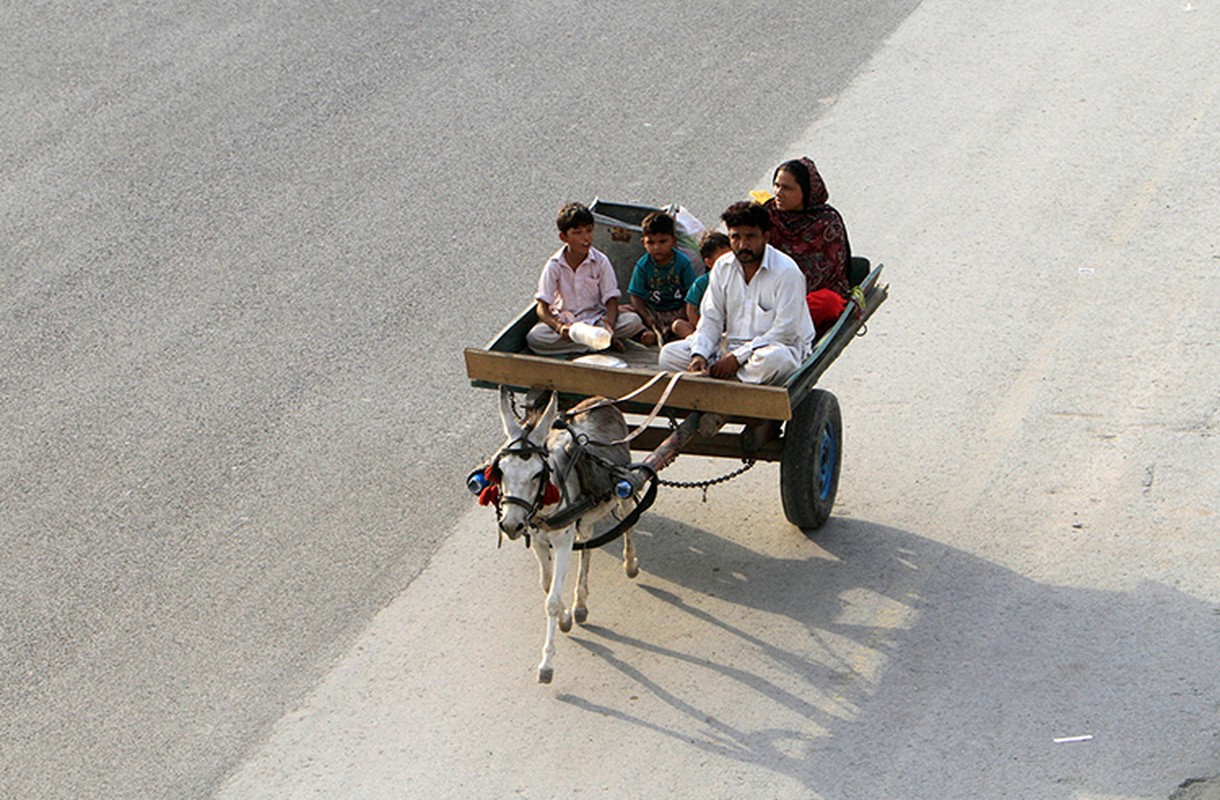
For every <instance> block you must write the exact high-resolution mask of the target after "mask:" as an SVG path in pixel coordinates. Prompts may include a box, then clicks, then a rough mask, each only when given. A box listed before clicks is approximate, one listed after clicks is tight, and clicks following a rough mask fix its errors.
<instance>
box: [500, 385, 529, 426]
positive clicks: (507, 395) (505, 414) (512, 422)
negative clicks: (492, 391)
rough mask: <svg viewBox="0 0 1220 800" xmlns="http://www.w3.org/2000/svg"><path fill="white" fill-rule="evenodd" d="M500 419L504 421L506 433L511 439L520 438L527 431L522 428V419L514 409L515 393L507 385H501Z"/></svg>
mask: <svg viewBox="0 0 1220 800" xmlns="http://www.w3.org/2000/svg"><path fill="white" fill-rule="evenodd" d="M500 421H501V422H502V423H504V435H505V436H507V437H508V438H509V439H519V438H521V434H523V433H525V431H523V430H522V429H521V421H520V420H518V419H517V412H516V411H513V393H512V392H510V391H509V390H508V387H507V386H501V387H500Z"/></svg>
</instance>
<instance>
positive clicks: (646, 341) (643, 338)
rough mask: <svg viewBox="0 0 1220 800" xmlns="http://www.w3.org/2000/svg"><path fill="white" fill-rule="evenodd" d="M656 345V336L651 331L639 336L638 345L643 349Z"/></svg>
mask: <svg viewBox="0 0 1220 800" xmlns="http://www.w3.org/2000/svg"><path fill="white" fill-rule="evenodd" d="M656 343H657V335H656V334H655V333H653V332H652V331H644V332H643V333H641V334H640V344H642V345H644V346H645V347H652V346H653V345H654V344H656Z"/></svg>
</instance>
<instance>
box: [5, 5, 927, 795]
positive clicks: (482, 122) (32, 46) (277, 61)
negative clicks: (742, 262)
mask: <svg viewBox="0 0 1220 800" xmlns="http://www.w3.org/2000/svg"><path fill="white" fill-rule="evenodd" d="M915 5H916V4H915V3H914V2H910V1H909V0H907V1H906V2H886V3H875V4H850V3H844V4H837V5H836V6H826V7H817V8H816V9H803V8H798V7H796V6H787V5H779V4H768V5H766V6H762V7H757V8H751V7H743V6H741V5H740V4H731V3H701V4H697V5H695V6H693V7H692V6H690V5H689V4H679V3H657V4H650V5H649V6H648V7H647V8H646V9H642V8H634V7H626V6H622V5H620V4H588V3H581V4H575V3H560V4H555V3H531V2H524V3H514V4H511V5H509V6H508V7H504V6H501V5H497V4H478V3H474V4H463V5H461V6H455V5H453V4H448V3H432V4H425V3H415V4H409V5H407V6H405V7H404V6H390V5H361V6H334V5H318V4H299V3H287V4H284V3H279V4H273V5H262V6H253V7H252V6H249V5H248V4H241V3H227V4H226V3H192V4H186V3H163V4H157V5H155V6H132V5H130V4H120V5H104V6H95V5H91V4H71V3H55V4H25V5H22V4H6V5H4V6H3V7H0V32H2V33H0V102H2V103H3V107H4V109H5V112H4V114H3V115H0V247H2V248H3V253H2V258H3V263H2V267H0V288H2V289H3V292H2V293H0V298H2V299H0V324H2V326H3V332H4V335H3V339H2V340H0V431H2V433H0V638H2V642H3V646H2V647H0V708H2V709H3V713H2V714H0V794H3V795H5V796H12V797H81V796H106V797H188V796H204V795H207V794H209V793H211V792H212V791H214V790H215V789H216V788H217V787H218V786H220V785H221V784H222V783H223V782H224V781H225V780H226V778H227V777H229V776H230V775H232V774H233V773H234V772H235V771H236V770H238V768H239V767H240V765H241V764H242V763H243V762H244V760H245V759H247V758H248V757H249V756H250V755H251V754H252V753H254V752H256V751H257V750H258V748H259V747H260V745H261V743H263V742H264V741H265V740H266V738H267V736H268V735H269V733H270V731H271V728H272V725H273V724H274V723H275V722H276V720H278V719H280V718H281V717H282V716H283V715H284V714H285V713H287V712H289V711H291V710H292V709H293V708H295V707H297V705H298V704H299V703H300V702H301V701H302V698H303V697H305V696H306V695H307V693H308V692H309V691H310V690H311V688H312V687H314V686H315V685H316V684H317V683H318V681H319V680H321V679H322V677H323V676H324V675H325V674H326V673H327V672H328V670H330V669H331V668H332V667H333V666H334V665H335V664H336V663H337V662H338V661H339V660H340V659H341V658H342V657H343V655H344V654H345V653H346V652H347V651H348V648H349V647H350V646H351V645H352V644H353V643H354V642H355V641H356V640H357V637H358V636H359V635H360V634H361V632H362V631H363V630H364V629H365V628H366V626H367V625H369V623H370V621H371V620H372V619H373V618H374V615H376V614H377V612H379V611H380V610H382V609H383V608H386V607H387V605H388V604H390V603H391V601H392V600H393V599H394V598H395V597H397V596H399V594H400V592H402V591H403V590H404V588H406V587H408V586H410V585H411V584H412V580H413V579H414V578H415V577H416V576H417V575H419V574H420V572H421V570H422V569H423V567H424V565H425V564H426V563H427V562H428V559H429V558H430V557H431V556H432V555H433V554H434V553H436V552H437V550H438V548H439V547H441V546H442V545H443V544H444V543H445V542H446V541H449V540H450V539H451V537H452V535H453V534H452V531H453V521H454V520H455V519H456V518H457V517H458V515H459V513H464V512H465V511H466V510H467V508H468V502H469V501H468V498H467V497H466V496H465V495H464V492H463V489H462V487H461V484H460V476H461V475H462V474H464V469H465V467H466V466H467V465H468V464H469V463H471V462H472V461H473V460H475V459H476V458H477V457H478V456H480V455H482V454H483V453H484V452H486V451H487V450H488V449H489V448H490V447H491V446H492V444H493V441H494V438H495V431H496V429H497V424H496V421H495V419H494V418H493V416H492V415H493V413H494V410H493V409H494V405H493V403H492V402H491V398H490V396H489V395H488V394H487V393H485V392H478V391H475V390H473V389H470V388H469V387H468V386H467V385H466V383H465V380H464V375H463V369H462V365H461V360H460V355H459V354H460V349H461V348H462V347H464V346H467V345H469V344H472V343H479V342H482V341H485V340H486V339H487V338H488V337H489V336H490V335H491V334H492V333H494V331H495V330H496V329H497V328H498V327H499V326H500V325H501V324H503V322H504V321H505V320H506V318H507V317H509V316H511V315H512V313H514V312H515V311H516V310H517V309H518V308H519V307H520V306H521V304H522V303H523V302H525V299H526V298H527V297H528V296H529V294H530V291H531V289H532V285H533V282H534V280H535V276H536V272H537V269H538V267H539V265H540V264H541V260H542V258H543V257H545V255H547V254H548V253H549V252H550V250H551V248H553V247H554V246H555V244H556V242H555V239H554V232H553V227H552V225H553V222H552V220H553V214H554V211H555V209H556V208H557V207H558V206H559V205H560V204H561V203H563V202H564V201H566V200H569V199H583V200H590V199H592V198H593V197H594V196H595V195H598V194H600V195H602V196H605V197H608V198H613V199H619V200H639V201H644V202H670V201H674V200H680V201H682V202H683V203H685V204H687V205H688V206H690V207H691V208H692V210H694V211H695V212H696V213H697V214H699V215H700V216H702V217H704V218H706V219H714V218H715V216H716V214H717V213H718V212H719V211H720V210H721V209H722V208H723V207H724V206H725V205H727V204H728V203H729V202H731V201H733V200H736V199H738V198H739V197H740V196H741V192H742V191H743V189H744V187H748V186H751V185H753V184H754V183H756V182H757V180H758V179H759V176H760V175H761V174H762V173H764V172H765V171H766V169H767V168H768V167H769V165H771V164H773V163H775V162H777V161H778V160H779V159H781V158H783V157H786V156H788V155H790V153H789V152H788V151H787V148H788V145H789V144H790V143H791V142H792V141H793V140H794V139H795V138H796V137H798V136H799V135H800V134H801V132H802V131H804V130H805V128H806V126H807V125H808V124H809V123H810V121H811V120H814V119H817V118H818V117H819V116H820V115H821V114H823V113H824V112H825V111H826V110H828V109H830V108H833V106H834V102H835V98H836V96H837V95H838V94H839V93H840V92H841V91H842V90H844V89H845V88H846V87H847V86H848V85H849V83H850V81H851V79H852V78H853V77H854V76H855V75H856V74H857V72H858V70H859V69H860V68H861V65H862V64H865V63H866V62H867V60H868V59H869V58H870V56H871V55H872V54H873V53H874V52H875V51H876V49H877V48H878V47H879V46H880V45H881V43H882V42H883V41H884V40H885V39H886V37H887V36H888V35H889V34H890V33H891V32H892V31H893V30H895V28H896V27H897V26H898V25H899V24H900V23H901V22H902V20H903V19H904V18H905V17H906V15H907V14H908V13H909V12H910V11H911V10H912V9H913V8H914V7H915ZM841 184H842V180H840V185H841Z"/></svg>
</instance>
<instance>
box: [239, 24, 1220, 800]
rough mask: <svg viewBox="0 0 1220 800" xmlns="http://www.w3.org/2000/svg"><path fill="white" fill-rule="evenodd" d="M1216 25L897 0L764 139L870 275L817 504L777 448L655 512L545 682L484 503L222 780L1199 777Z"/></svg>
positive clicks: (837, 384)
mask: <svg viewBox="0 0 1220 800" xmlns="http://www.w3.org/2000/svg"><path fill="white" fill-rule="evenodd" d="M1218 12H1220V9H1217V8H1216V7H1215V6H1214V5H1212V4H1203V3H1190V4H1187V3H1178V2H1172V3H1153V2H1148V3H1135V4H1123V5H1122V6H1115V5H1114V4H1105V3H1100V2H1095V3H1094V2H1087V3H1077V4H1072V5H1070V6H1065V5H1064V4H1060V3H1049V2H1035V1H1034V0H1022V1H1021V2H1016V3H1011V4H1006V5H1003V6H996V5H989V6H967V5H963V4H960V3H952V2H947V1H946V2H936V1H934V0H928V1H926V2H924V3H921V4H920V6H919V7H918V9H916V10H915V11H914V12H913V13H912V14H910V15H909V16H908V17H907V18H906V19H905V20H904V21H903V22H902V24H901V25H900V26H899V27H898V28H897V30H896V31H895V33H894V34H893V35H892V36H891V37H889V38H888V39H887V41H886V42H885V44H884V45H883V46H882V47H881V48H879V49H878V51H877V52H876V53H875V54H874V56H873V57H872V58H870V59H869V61H868V62H867V63H866V64H865V66H864V67H863V68H862V69H861V70H860V71H859V72H857V74H856V75H855V76H854V77H853V78H852V80H851V82H850V85H849V86H848V87H847V88H846V89H845V90H844V91H843V92H841V93H839V94H838V95H836V97H835V98H834V100H833V102H831V103H829V104H828V106H829V107H828V108H827V110H826V111H825V113H823V114H821V115H819V116H817V117H816V118H815V119H814V120H813V122H812V123H811V124H810V125H809V126H808V128H807V129H805V130H803V131H802V132H801V133H799V134H798V135H797V136H796V137H795V138H793V140H792V141H790V142H789V143H787V145H786V146H785V147H784V148H783V149H784V151H785V154H795V153H801V152H809V153H812V154H814V155H815V157H816V158H817V159H818V162H819V164H820V165H822V168H823V170H824V172H825V173H826V176H827V181H828V184H829V186H830V189H831V195H832V199H834V201H835V202H836V204H837V205H838V207H839V208H840V209H841V210H842V211H843V212H844V214H845V216H846V218H847V221H848V225H849V228H850V231H851V236H852V242H853V245H854V246H855V248H856V250H857V251H859V252H861V253H864V254H867V255H869V256H871V257H873V258H874V259H875V260H877V259H879V260H883V261H884V262H885V263H886V272H885V274H886V276H887V278H888V280H889V281H890V283H891V300H890V301H889V302H887V303H886V305H885V306H884V307H883V308H882V309H881V311H880V312H879V313H878V315H877V317H875V318H874V320H873V322H872V323H871V324H870V326H869V328H870V332H869V334H868V335H867V336H865V337H864V338H863V339H861V340H860V341H858V342H855V343H853V344H852V346H851V347H849V348H848V350H847V351H846V352H845V353H844V355H843V356H842V357H841V358H840V359H839V361H837V362H836V363H835V365H834V366H833V367H832V368H831V370H830V371H829V372H828V373H827V375H826V377H825V379H824V380H822V381H821V382H820V385H821V386H822V387H823V388H826V389H829V390H831V391H833V392H834V393H835V394H836V395H837V396H838V397H839V398H840V402H841V403H842V405H843V409H844V419H845V425H846V439H845V441H846V456H845V463H844V472H843V482H842V485H841V487H840V493H839V498H838V504H837V506H836V517H835V518H834V519H833V520H832V521H831V523H830V524H829V525H827V526H826V528H824V529H823V530H821V531H819V532H818V535H817V536H816V537H815V539H814V540H813V541H809V540H807V539H806V538H805V537H803V536H802V535H801V534H800V532H798V531H796V530H794V529H793V528H792V527H791V526H789V525H787V524H786V522H785V521H784V520H783V517H782V514H781V513H780V511H779V508H778V497H777V494H778V493H777V492H776V479H777V475H776V470H775V469H774V467H770V466H768V467H756V468H755V469H754V470H753V471H751V472H750V473H748V474H747V475H746V476H744V477H742V478H740V479H738V480H736V481H733V482H732V483H730V484H727V485H725V486H723V487H717V488H715V489H713V490H712V492H711V493H710V497H709V502H708V503H707V504H706V505H705V504H703V503H701V502H700V499H699V496H698V494H697V493H695V494H694V496H693V497H692V496H691V495H689V494H687V495H683V494H681V493H679V492H666V493H664V494H663V496H662V497H660V499H659V500H658V502H657V505H656V506H655V507H654V510H653V511H652V512H650V513H649V514H648V515H646V518H645V520H643V521H642V522H641V524H640V526H639V550H640V558H641V568H642V570H643V571H642V573H641V575H640V577H639V578H638V579H637V580H636V581H634V582H631V581H627V580H625V579H624V578H623V577H622V575H621V572H620V569H619V567H618V565H617V564H616V563H615V561H614V559H613V558H611V557H608V556H607V557H600V558H599V559H597V561H595V563H594V568H593V576H592V596H591V599H590V609H591V617H590V624H589V625H588V626H585V627H583V628H578V629H577V630H575V631H574V632H573V633H572V634H571V635H570V636H567V637H565V638H564V639H563V640H562V641H561V642H560V643H559V649H558V654H557V660H556V673H555V679H554V683H553V684H550V685H547V686H540V685H538V684H536V683H534V676H533V669H534V666H535V665H536V663H537V660H538V656H539V647H540V645H541V642H542V636H543V609H542V605H543V603H542V597H541V595H540V593H539V592H538V590H537V588H536V585H535V582H536V577H535V568H534V566H533V564H532V561H531V559H530V557H529V555H528V554H527V553H525V552H523V551H522V550H520V549H516V548H514V549H505V550H501V551H496V550H494V549H493V548H492V547H491V545H490V542H489V541H488V537H489V536H490V535H491V519H490V516H489V514H488V512H487V510H486V509H472V510H471V511H470V512H469V513H468V514H466V515H465V516H463V517H462V518H461V519H460V520H459V521H458V524H457V525H456V527H455V528H454V530H453V534H452V537H451V538H450V539H449V540H448V541H447V542H446V543H445V544H444V545H443V546H442V548H441V549H440V550H439V551H438V552H437V553H436V555H435V557H434V558H433V560H432V561H431V562H430V564H429V566H428V568H427V569H426V570H425V571H424V572H423V573H422V574H421V575H420V576H419V577H418V578H417V579H416V580H415V581H414V582H413V583H412V584H411V585H410V586H409V587H408V588H407V589H406V590H405V591H404V592H403V593H402V594H401V595H400V596H399V597H398V598H396V599H395V601H394V602H393V603H391V604H390V605H389V606H387V608H386V609H385V610H384V611H382V612H381V613H379V614H378V615H377V616H376V617H375V619H374V620H373V621H372V623H371V624H370V625H369V627H368V628H367V629H366V630H365V631H364V633H363V634H362V635H361V636H360V638H359V639H358V640H357V642H356V644H355V645H354V646H353V647H352V648H351V649H350V650H349V651H348V652H347V653H346V654H345V655H344V656H343V658H341V659H340V661H339V663H338V664H337V665H336V666H335V668H334V669H333V670H331V672H330V673H328V674H327V675H326V677H325V678H324V679H323V680H322V681H320V682H319V683H318V685H317V686H316V687H314V688H313V689H312V690H311V691H310V692H309V694H308V696H307V697H306V698H305V700H304V701H303V702H302V703H301V704H300V705H299V706H298V707H297V708H295V709H294V710H293V711H292V712H291V713H289V714H287V715H285V716H284V717H283V718H282V719H281V720H279V721H278V722H277V724H276V725H275V727H274V729H273V731H272V733H271V735H270V736H269V737H268V739H267V741H266V742H265V743H264V744H263V745H262V746H261V747H260V748H258V750H257V752H256V753H254V754H252V755H251V757H250V758H249V759H248V760H247V761H246V762H245V763H244V764H243V765H242V767H241V769H240V770H238V771H237V772H236V773H235V774H234V775H232V776H231V777H230V779H229V780H227V781H226V782H225V784H224V787H223V789H222V791H221V796H222V797H226V798H245V797H330V796H361V797H382V796H400V795H401V796H425V795H426V796H431V797H455V798H461V797H518V796H519V797H538V798H549V797H569V796H594V797H607V798H611V797H613V798H622V797H639V798H653V797H715V798H743V797H751V798H753V797H810V798H829V799H832V800H856V799H857V798H936V800H944V799H945V798H963V800H965V799H966V798H969V799H970V800H974V799H975V798H1020V799H1021V800H1026V799H1027V798H1038V799H1039V800H1044V799H1047V798H1049V799H1051V800H1118V799H1119V798H1122V800H1131V799H1132V798H1138V799H1139V800H1144V799H1145V798H1148V799H1151V798H1157V799H1158V800H1160V798H1167V797H1170V796H1171V795H1174V794H1175V793H1176V794H1177V796H1178V797H1191V796H1192V795H1194V796H1204V797H1206V796H1207V793H1208V792H1212V793H1214V789H1215V783H1214V781H1213V782H1211V783H1208V782H1207V781H1206V778H1207V776H1214V775H1216V774H1217V773H1218V772H1220V713H1218V712H1220V685H1218V683H1217V681H1216V677H1215V676H1216V668H1215V664H1216V663H1217V657H1218V656H1220V583H1218V581H1217V569H1216V565H1217V563H1220V537H1218V536H1217V524H1216V520H1217V511H1218V509H1217V492H1216V487H1217V486H1220V471H1218V470H1220V445H1218V443H1217V438H1216V424H1217V418H1218V416H1220V390H1218V388H1217V382H1216V377H1215V376H1216V375H1217V374H1220V353H1218V351H1217V348H1216V342H1217V340H1218V339H1220V327H1218V325H1220V322H1218V321H1220V305H1218V303H1220V300H1218V298H1220V292H1218V291H1217V288H1218V287H1217V281H1218V279H1220V239H1218V238H1217V228H1216V225H1215V220H1216V219H1220V181H1218V180H1217V178H1216V170H1215V153H1216V152H1217V150H1218V145H1220V82H1218V80H1217V73H1216V71H1215V69H1214V68H1213V67H1212V65H1211V61H1212V60H1213V57H1212V54H1213V53H1215V52H1216V51H1217V44H1218V43H1220V16H1218ZM765 174H766V169H765V167H758V168H756V169H755V171H754V173H753V175H752V178H751V180H750V182H751V185H754V184H757V183H758V182H760V181H762V180H763V179H764V177H765ZM729 466H732V465H730V464H724V463H723V462H720V463H717V462H709V461H703V460H700V459H687V458H682V459H679V461H678V463H677V464H676V465H675V467H674V468H673V469H674V476H675V477H683V478H693V477H709V476H711V475H715V474H718V473H719V472H720V471H723V470H724V469H726V468H728V467H729ZM613 554H614V549H613V548H611V549H610V551H609V555H613ZM603 555H605V554H603Z"/></svg>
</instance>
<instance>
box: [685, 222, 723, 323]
mask: <svg viewBox="0 0 1220 800" xmlns="http://www.w3.org/2000/svg"><path fill="white" fill-rule="evenodd" d="M732 251H733V248H732V247H730V246H729V237H727V236H725V235H724V234H723V233H721V232H720V231H708V232H706V233H704V234H703V236H701V237H700V238H699V257H700V258H701V259H703V266H704V267H705V268H706V269H707V271H706V272H704V273H703V274H702V275H700V276H699V277H697V278H695V282H694V283H692V284H691V285H690V290H689V291H687V293H686V319H680V320H676V321H675V322H674V335H675V336H676V337H677V338H678V339H685V338H686V337H687V336H690V335H691V334H692V333H694V332H695V326H697V325H698V324H699V303H700V302H702V301H703V293H704V292H705V291H707V282H708V279H709V276H710V275H711V273H712V267H713V266H715V264H716V259H718V258H720V257H721V256H722V255H724V254H725V253H731V252H732Z"/></svg>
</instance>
